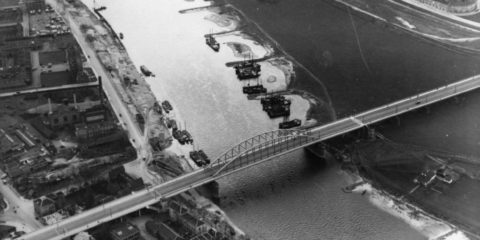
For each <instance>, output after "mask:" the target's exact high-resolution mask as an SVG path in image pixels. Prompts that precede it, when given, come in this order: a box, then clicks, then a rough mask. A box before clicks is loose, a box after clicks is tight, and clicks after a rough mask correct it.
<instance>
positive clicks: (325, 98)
mask: <svg viewBox="0 0 480 240" xmlns="http://www.w3.org/2000/svg"><path fill="white" fill-rule="evenodd" d="M214 2H215V5H216V8H220V9H221V10H220V11H221V12H222V13H223V14H226V15H228V16H230V17H231V18H236V19H238V21H239V24H237V26H242V27H241V30H239V31H240V35H241V36H244V37H245V38H246V39H252V40H253V41H255V42H257V43H259V44H260V45H261V46H263V47H264V48H266V49H272V50H271V52H270V54H267V55H265V56H264V57H263V58H260V59H261V62H260V63H262V62H269V63H272V62H275V61H287V62H290V63H291V68H292V69H291V70H286V69H284V68H285V64H279V65H280V66H275V65H274V64H273V65H274V66H275V67H276V68H278V69H280V70H281V71H283V72H284V74H285V77H286V78H290V81H288V80H287V82H288V84H287V87H286V89H285V90H283V91H282V92H284V91H285V92H292V93H293V94H296V95H299V96H300V97H302V98H303V99H305V100H307V101H308V102H309V103H310V108H309V110H308V111H307V116H306V120H313V122H314V123H313V124H310V125H309V126H308V127H312V126H317V125H320V124H325V123H328V122H331V121H334V120H335V119H336V118H337V114H336V112H335V109H334V108H333V105H332V101H331V98H330V95H329V94H328V91H327V88H326V86H325V85H324V83H323V82H322V81H321V80H320V79H318V78H317V77H316V76H315V75H314V74H313V73H312V72H310V71H309V70H308V69H307V68H306V67H305V66H304V65H303V64H301V63H300V62H298V61H297V60H296V59H295V58H294V57H293V56H291V55H290V54H289V53H287V52H286V51H285V50H284V49H283V48H282V47H281V45H280V44H279V43H278V42H277V41H275V40H274V39H273V38H272V37H271V36H270V35H269V34H268V33H267V32H266V31H265V30H263V29H262V28H261V27H260V26H259V25H258V24H257V23H256V22H254V21H253V20H251V19H250V18H248V17H247V16H246V15H245V13H243V12H242V11H241V10H240V9H238V8H237V7H235V6H234V5H233V4H232V3H229V2H228V1H226V2H227V3H224V0H215V1H214ZM222 3H223V5H222ZM222 35H223V34H222ZM254 60H255V59H254ZM227 65H228V64H227ZM286 65H290V64H286ZM300 76H302V77H303V76H305V77H306V78H308V79H303V78H302V79H299V77H300ZM298 81H309V82H313V83H314V84H318V85H319V86H320V88H321V91H320V92H317V93H311V92H309V90H308V89H304V87H302V86H298V84H297V82H298ZM317 95H318V96H317Z"/></svg>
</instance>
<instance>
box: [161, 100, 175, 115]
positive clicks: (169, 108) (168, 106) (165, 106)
mask: <svg viewBox="0 0 480 240" xmlns="http://www.w3.org/2000/svg"><path fill="white" fill-rule="evenodd" d="M162 107H163V109H165V111H166V112H167V113H168V112H170V111H172V110H173V107H172V104H170V102H169V101H168V100H165V101H163V102H162Z"/></svg>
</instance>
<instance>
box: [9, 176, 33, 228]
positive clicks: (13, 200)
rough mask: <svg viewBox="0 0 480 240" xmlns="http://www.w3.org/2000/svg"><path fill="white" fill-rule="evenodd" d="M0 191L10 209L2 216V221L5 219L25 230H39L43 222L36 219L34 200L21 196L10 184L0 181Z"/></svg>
mask: <svg viewBox="0 0 480 240" xmlns="http://www.w3.org/2000/svg"><path fill="white" fill-rule="evenodd" d="M0 191H1V192H2V195H3V198H4V199H5V201H6V202H7V205H8V209H6V211H5V212H4V213H3V214H2V215H1V216H0V221H5V222H7V223H9V224H11V225H13V226H18V227H20V226H21V227H20V229H23V230H28V231H32V230H37V229H40V228H41V227H42V224H41V223H40V222H38V221H37V220H36V219H35V216H34V210H33V201H32V200H27V199H24V198H22V197H21V196H19V195H18V194H17V193H16V192H15V191H13V190H12V188H11V187H10V186H7V185H5V184H4V183H3V182H0Z"/></svg>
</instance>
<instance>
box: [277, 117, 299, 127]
mask: <svg viewBox="0 0 480 240" xmlns="http://www.w3.org/2000/svg"><path fill="white" fill-rule="evenodd" d="M300 125H302V120H300V119H293V120H290V121H284V122H281V123H279V124H278V128H280V129H289V128H294V127H298V126H300Z"/></svg>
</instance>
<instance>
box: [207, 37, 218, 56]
mask: <svg viewBox="0 0 480 240" xmlns="http://www.w3.org/2000/svg"><path fill="white" fill-rule="evenodd" d="M205 42H206V43H207V45H208V46H210V48H212V49H213V51H215V52H218V51H219V50H220V44H219V43H218V42H217V40H216V39H215V38H214V37H213V36H212V35H211V34H210V35H208V36H205Z"/></svg>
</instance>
